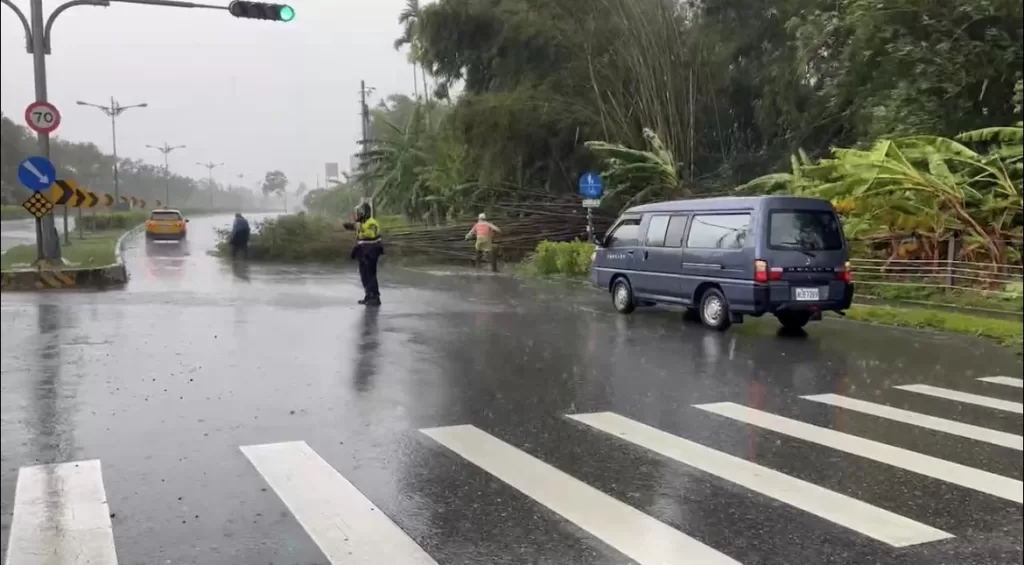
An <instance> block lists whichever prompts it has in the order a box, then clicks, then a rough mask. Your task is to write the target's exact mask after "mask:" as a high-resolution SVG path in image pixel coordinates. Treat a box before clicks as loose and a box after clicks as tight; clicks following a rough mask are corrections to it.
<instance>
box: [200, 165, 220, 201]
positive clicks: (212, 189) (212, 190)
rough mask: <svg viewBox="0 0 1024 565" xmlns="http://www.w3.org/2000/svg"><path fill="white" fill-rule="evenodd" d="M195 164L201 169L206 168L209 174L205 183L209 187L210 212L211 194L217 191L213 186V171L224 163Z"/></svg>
mask: <svg viewBox="0 0 1024 565" xmlns="http://www.w3.org/2000/svg"><path fill="white" fill-rule="evenodd" d="M196 164H197V165H199V166H202V167H206V172H207V173H208V174H209V177H208V181H207V182H208V183H209V184H208V186H209V187H210V210H213V194H214V193H215V192H217V190H216V189H215V188H214V186H213V169H215V168H217V167H220V166H222V165H223V164H224V163H214V162H213V161H210V162H209V163H196Z"/></svg>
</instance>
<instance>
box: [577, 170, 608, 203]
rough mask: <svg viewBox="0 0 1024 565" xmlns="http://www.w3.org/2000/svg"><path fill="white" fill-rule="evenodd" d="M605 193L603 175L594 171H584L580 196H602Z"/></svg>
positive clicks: (581, 178)
mask: <svg viewBox="0 0 1024 565" xmlns="http://www.w3.org/2000/svg"><path fill="white" fill-rule="evenodd" d="M602 194H604V183H603V182H602V181H601V176H600V175H598V174H597V173H594V172H587V173H583V176H581V177H580V196H582V197H583V198H591V199H594V198H601V195H602Z"/></svg>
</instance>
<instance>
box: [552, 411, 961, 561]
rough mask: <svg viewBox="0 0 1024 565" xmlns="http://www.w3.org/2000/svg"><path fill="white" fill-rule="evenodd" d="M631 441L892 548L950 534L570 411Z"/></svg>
mask: <svg viewBox="0 0 1024 565" xmlns="http://www.w3.org/2000/svg"><path fill="white" fill-rule="evenodd" d="M568 418H572V419H573V420H576V421H577V422H582V423H584V424H586V425H588V426H591V427H593V428H596V429H598V430H601V431H603V432H606V433H608V434H611V435H613V436H616V437H618V438H621V439H623V440H625V441H628V442H631V443H634V444H636V445H639V446H641V447H644V448H646V449H649V450H651V451H653V452H655V453H660V454H661V455H664V456H665V457H668V458H669V459H674V460H676V461H679V462H680V463H683V464H685V465H689V466H691V467H695V468H697V469H700V470H702V471H705V472H707V473H711V474H712V475H715V476H718V477H721V478H723V479H725V480H727V481H730V482H733V483H736V484H738V485H740V486H742V487H746V488H748V489H751V490H753V491H755V492H758V493H761V494H763V495H765V496H769V497H771V498H774V499H776V500H779V501H782V502H785V503H786V504H789V505H791V506H795V507H796V508H799V509H801V510H804V511H807V512H810V513H811V514H814V515H815V516H818V517H820V518H824V519H826V520H829V521H831V522H834V523H836V524H839V525H840V526H844V527H847V528H850V529H851V530H854V531H856V532H858V533H861V534H864V535H866V536H869V537H872V538H874V539H876V540H878V541H881V542H884V543H887V544H889V545H892V546H895V547H906V546H909V545H916V544H921V543H928V542H933V541H938V540H942V539H948V538H951V537H953V535H952V534H948V533H946V532H943V531H941V530H937V529H935V528H932V527H931V526H926V525H924V524H921V523H918V522H915V521H913V520H911V519H909V518H904V517H903V516H900V515H898V514H894V513H892V512H889V511H888V510H883V509H881V508H877V507H875V506H872V505H870V504H868V503H866V502H862V501H860V500H856V499H854V498H850V497H848V496H846V495H843V494H839V493H837V492H833V491H830V490H828V489H826V488H822V487H820V486H818V485H815V484H812V483H808V482H806V481H802V480H800V479H797V478H794V477H790V476H789V475H786V474H783V473H780V472H778V471H775V470H772V469H768V468H766V467H762V466H760V465H757V464H755V463H751V462H749V461H746V460H744V459H740V458H739V457H734V456H732V455H729V454H727V453H722V452H721V451H716V450H714V449H711V448H710V447H707V446H704V445H701V444H699V443H695V442H692V441H689V440H686V439H683V438H680V437H677V436H674V435H672V434H669V433H667V432H663V431H661V430H658V429H656V428H652V427H651V426H648V425H646V424H642V423H640V422H636V421H634V420H630V419H629V418H626V417H624V416H620V415H618V414H613V413H611V412H599V413H596V414H576V415H570V416H568Z"/></svg>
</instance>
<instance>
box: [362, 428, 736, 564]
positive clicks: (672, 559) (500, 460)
mask: <svg viewBox="0 0 1024 565" xmlns="http://www.w3.org/2000/svg"><path fill="white" fill-rule="evenodd" d="M420 431H421V432H423V433H424V434H426V435H427V436H429V437H431V438H432V439H433V440H434V441H436V442H438V443H440V444H441V445H443V446H445V447H447V448H448V449H450V450H452V451H454V452H455V453H457V454H458V455H460V456H461V457H463V458H464V459H466V460H468V461H469V462H470V463H473V464H475V465H476V466H478V467H480V468H481V469H483V470H484V471H487V472H488V473H490V474H492V475H494V476H495V477H497V478H498V479H500V480H502V481H503V482H505V483H508V484H509V485H510V486H512V487H513V488H515V489H516V490H518V491H520V492H522V493H523V494H525V495H526V496H529V497H530V498H532V499H534V500H535V501H537V502H538V503H540V504H541V505H543V506H545V507H547V508H549V509H550V510H552V511H554V512H555V513H556V514H558V515H560V516H562V517H563V518H565V519H567V520H569V521H571V522H573V523H574V524H576V525H577V526H579V527H580V528H582V529H583V530H585V531H587V532H589V533H590V534H591V535H594V536H596V537H597V538H599V539H601V540H602V541H604V542H605V543H607V544H608V545H610V546H612V547H614V548H615V549H617V550H619V551H620V552H622V553H624V554H625V555H626V556H628V557H629V558H630V559H632V560H633V561H636V562H637V563H639V564H640V565H655V564H657V565H683V564H684V563H687V564H697V563H700V564H701V565H727V564H728V565H739V563H738V562H737V561H735V560H733V559H731V558H729V557H727V556H726V555H723V554H721V553H719V552H717V551H715V550H714V549H712V548H710V547H708V546H706V545H704V544H702V543H700V542H699V541H697V540H695V539H693V538H691V537H689V536H687V535H686V534H683V533H682V532H680V531H678V530H676V529H674V528H672V527H670V526H668V525H666V524H664V523H662V522H659V521H658V520H655V519H654V518H652V517H650V516H648V515H647V514H644V513H643V512H640V511H639V510H637V509H636V508H633V507H632V506H629V505H628V504H625V503H623V502H620V501H618V500H616V499H615V498H612V497H611V496H609V495H607V494H605V493H603V492H601V491H599V490H597V489H596V488H594V487H592V486H590V485H588V484H586V483H584V482H582V481H579V480H577V479H574V478H573V477H571V476H569V475H567V474H566V473H564V472H562V471H560V470H558V469H556V468H554V467H552V466H551V465H548V464H547V463H544V462H543V461H540V460H539V459H536V458H534V457H532V456H531V455H528V454H526V453H524V452H522V451H520V450H519V449H516V448H515V447H513V446H511V445H509V444H507V443H505V442H503V441H501V440H500V439H498V438H495V437H493V436H491V435H489V434H487V433H486V432H484V431H482V430H480V429H477V428H475V427H473V426H470V425H463V426H450V427H444V428H430V429H423V430H420ZM382 563H383V561H382Z"/></svg>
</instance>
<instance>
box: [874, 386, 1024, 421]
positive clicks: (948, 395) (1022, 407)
mask: <svg viewBox="0 0 1024 565" xmlns="http://www.w3.org/2000/svg"><path fill="white" fill-rule="evenodd" d="M894 388H898V389H900V390H906V391H909V392H916V393H918V394H927V395H928V396H934V397H936V398H944V399H946V400H955V401H956V402H966V403H968V404H976V405H978V406H984V407H986V408H992V409H994V410H1003V411H1006V412H1014V413H1016V414H1024V403H1021V402H1012V401H1010V400H1002V399H1000V398H992V397H990V396H982V395H980V394H971V393H969V392H961V391H959V390H952V389H948V388H941V387H937V386H932V385H900V386H897V387H894Z"/></svg>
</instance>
